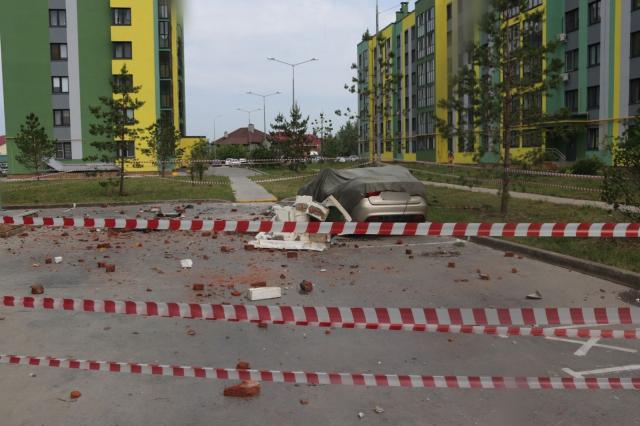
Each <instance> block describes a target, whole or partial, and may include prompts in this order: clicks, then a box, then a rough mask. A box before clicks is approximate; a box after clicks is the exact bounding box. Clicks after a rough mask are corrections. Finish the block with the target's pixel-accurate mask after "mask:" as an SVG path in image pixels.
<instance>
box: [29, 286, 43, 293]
mask: <svg viewBox="0 0 640 426" xmlns="http://www.w3.org/2000/svg"><path fill="white" fill-rule="evenodd" d="M43 293H44V287H43V286H42V285H41V284H33V285H32V286H31V294H43Z"/></svg>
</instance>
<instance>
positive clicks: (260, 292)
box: [249, 287, 282, 302]
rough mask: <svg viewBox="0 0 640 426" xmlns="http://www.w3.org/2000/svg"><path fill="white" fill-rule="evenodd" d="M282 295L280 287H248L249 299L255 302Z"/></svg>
mask: <svg viewBox="0 0 640 426" xmlns="http://www.w3.org/2000/svg"><path fill="white" fill-rule="evenodd" d="M280 297H282V289H281V288H280V287H261V288H250V289H249V300H251V301H252V302H255V301H257V300H268V299H278V298H280Z"/></svg>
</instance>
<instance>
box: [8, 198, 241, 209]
mask: <svg viewBox="0 0 640 426" xmlns="http://www.w3.org/2000/svg"><path fill="white" fill-rule="evenodd" d="M166 203H171V204H173V203H221V204H233V203H235V201H230V200H218V199H215V198H214V199H209V200H149V201H137V202H133V201H131V202H116V203H76V208H80V207H104V206H107V207H118V206H143V205H146V204H166ZM2 208H3V209H5V210H24V209H70V208H73V203H69V204H25V205H8V206H2Z"/></svg>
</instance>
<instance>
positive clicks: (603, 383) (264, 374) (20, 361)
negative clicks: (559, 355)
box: [0, 355, 640, 390]
mask: <svg viewBox="0 0 640 426" xmlns="http://www.w3.org/2000/svg"><path fill="white" fill-rule="evenodd" d="M0 364H8V365H21V366H33V367H49V368H62V369H71V370H83V371H91V372H105V373H121V374H134V375H150V376H165V377H188V378H195V379H210V380H252V381H255V382H271V383H288V384H303V385H339V386H366V387H392V388H398V387H403V388H416V389H418V388H431V389H486V390H489V389H495V390H504V389H529V390H640V378H573V377H495V376H493V377H492V376H422V375H409V374H407V375H401V374H364V373H325V372H302V371H277V370H238V369H235V368H212V367H190V366H184V365H180V366H178V365H161V364H142V363H130V362H113V361H86V360H75V359H67V358H53V357H34V356H22V355H0Z"/></svg>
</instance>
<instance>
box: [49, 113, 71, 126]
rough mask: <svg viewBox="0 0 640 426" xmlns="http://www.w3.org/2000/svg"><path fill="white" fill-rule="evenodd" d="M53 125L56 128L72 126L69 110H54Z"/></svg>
mask: <svg viewBox="0 0 640 426" xmlns="http://www.w3.org/2000/svg"><path fill="white" fill-rule="evenodd" d="M53 125H54V126H55V127H69V126H71V112H70V111H69V110H68V109H54V110H53Z"/></svg>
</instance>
